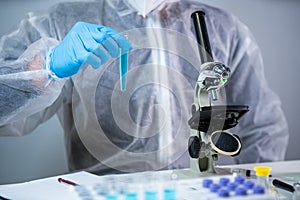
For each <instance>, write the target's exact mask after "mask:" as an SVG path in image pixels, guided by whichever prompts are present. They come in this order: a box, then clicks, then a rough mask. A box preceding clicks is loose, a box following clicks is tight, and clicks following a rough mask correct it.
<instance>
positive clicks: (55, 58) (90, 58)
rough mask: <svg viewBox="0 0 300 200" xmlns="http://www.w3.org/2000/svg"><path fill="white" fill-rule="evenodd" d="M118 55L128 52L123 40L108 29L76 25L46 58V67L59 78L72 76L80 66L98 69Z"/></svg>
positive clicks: (94, 25)
mask: <svg viewBox="0 0 300 200" xmlns="http://www.w3.org/2000/svg"><path fill="white" fill-rule="evenodd" d="M120 48H121V49H122V51H123V50H124V51H129V50H130V49H131V45H130V43H129V42H128V41H127V39H126V38H125V37H124V36H123V35H121V34H119V33H118V32H116V31H114V30H112V29H111V28H108V27H105V26H101V25H96V24H89V23H85V22H78V23H76V24H75V25H74V27H73V28H72V29H71V30H70V32H69V33H68V34H67V35H66V37H65V38H64V39H63V41H62V42H61V43H60V44H59V45H57V46H55V47H54V48H53V49H52V51H51V53H50V54H49V58H48V59H49V61H48V65H49V66H48V67H49V69H50V70H51V71H52V72H53V73H54V74H55V75H56V76H57V77H60V78H64V77H69V76H72V75H74V74H76V73H77V72H78V71H79V70H80V69H81V68H82V67H83V66H84V65H86V64H90V65H91V66H92V67H93V68H95V69H96V68H98V67H100V66H101V65H102V64H104V63H106V62H107V61H108V60H109V58H110V56H112V57H118V56H119V54H120Z"/></svg>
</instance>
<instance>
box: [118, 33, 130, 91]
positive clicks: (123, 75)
mask: <svg viewBox="0 0 300 200" xmlns="http://www.w3.org/2000/svg"><path fill="white" fill-rule="evenodd" d="M125 37H126V39H127V38H128V36H127V35H125ZM119 70H120V88H121V91H123V92H124V91H126V83H127V71H128V51H127V50H126V51H125V50H124V49H122V48H120V59H119Z"/></svg>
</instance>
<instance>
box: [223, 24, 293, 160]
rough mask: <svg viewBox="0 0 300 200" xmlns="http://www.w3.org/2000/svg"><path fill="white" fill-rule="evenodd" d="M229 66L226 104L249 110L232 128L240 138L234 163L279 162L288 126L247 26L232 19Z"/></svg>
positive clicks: (281, 158) (281, 157)
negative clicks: (230, 72)
mask: <svg viewBox="0 0 300 200" xmlns="http://www.w3.org/2000/svg"><path fill="white" fill-rule="evenodd" d="M234 23H235V26H236V31H235V33H234V34H233V35H234V36H233V38H232V42H231V44H232V48H231V51H230V59H229V62H230V63H229V66H232V69H233V73H232V77H231V79H230V81H229V83H228V85H227V86H226V94H227V103H228V104H233V105H248V106H249V107H250V112H249V113H247V114H246V115H245V116H244V117H243V118H242V119H241V120H240V122H239V125H238V127H236V128H235V129H233V131H234V132H235V133H236V134H238V135H239V136H240V138H241V141H242V145H243V148H242V151H241V153H240V155H239V156H238V157H236V161H237V162H238V163H256V162H267V161H279V160H283V159H284V157H285V153H286V149H287V144H288V137H289V133H288V127H287V122H286V119H285V116H284V113H283V111H282V109H281V103H280V100H279V98H278V96H277V95H276V94H275V93H274V92H273V91H272V90H271V89H270V88H269V86H268V84H267V81H266V79H265V76H264V66H263V60H262V56H261V52H260V49H259V47H258V45H257V43H256V41H255V39H254V37H253V36H252V34H251V33H250V31H249V29H248V28H247V27H246V26H245V25H244V24H242V23H241V22H240V21H238V20H237V19H234Z"/></svg>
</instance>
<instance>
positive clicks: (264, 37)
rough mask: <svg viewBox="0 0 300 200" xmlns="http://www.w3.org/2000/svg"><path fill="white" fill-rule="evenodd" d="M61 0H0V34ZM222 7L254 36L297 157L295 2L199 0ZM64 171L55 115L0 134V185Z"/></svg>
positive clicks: (291, 155) (299, 88) (299, 14)
mask: <svg viewBox="0 0 300 200" xmlns="http://www.w3.org/2000/svg"><path fill="white" fill-rule="evenodd" d="M63 1H67V0H0V27H1V28H0V36H2V35H4V34H7V33H9V32H10V31H12V30H14V28H15V27H17V25H18V23H19V21H20V20H21V19H22V18H24V17H25V16H26V13H27V12H29V11H35V10H40V9H46V8H48V7H49V6H51V5H53V4H55V3H57V2H63ZM202 2H204V3H208V4H211V5H215V6H218V7H221V8H224V9H227V10H229V11H231V12H233V13H234V14H236V15H237V16H238V17H239V18H240V19H241V20H242V21H243V22H245V23H246V24H247V25H248V26H249V27H250V29H251V30H252V32H253V34H254V35H255V37H256V39H257V42H258V44H259V46H260V47H261V50H262V54H263V57H264V61H265V74H266V78H267V80H268V81H269V84H270V87H271V88H272V89H273V90H274V91H275V92H276V93H277V94H278V95H279V96H280V98H281V100H282V106H283V109H284V112H285V114H286V117H287V120H288V124H289V129H290V133H291V136H290V144H289V147H288V152H287V156H286V159H287V160H295V159H300V148H299V143H300V134H299V131H298V124H299V119H300V118H299V114H300V106H299V102H300V93H299V92H300V84H299V82H298V80H300V78H299V75H300V64H299V56H300V55H299V53H300V50H299V48H300V39H299V37H300V36H299V33H300V25H299V24H300V23H299V20H300V1H298V0H243V1H241V0H226V1H225V0H202ZM65 172H67V161H66V153H65V149H64V136H63V131H62V128H61V126H60V124H59V122H58V119H57V117H56V116H54V117H53V118H51V119H50V120H49V121H47V122H46V123H44V124H42V125H40V126H39V127H38V128H37V129H36V130H35V131H34V132H33V133H32V134H29V135H27V136H23V137H2V138H0V184H3V183H11V182H18V181H25V180H31V179H36V178H41V177H47V176H52V175H56V174H61V173H65Z"/></svg>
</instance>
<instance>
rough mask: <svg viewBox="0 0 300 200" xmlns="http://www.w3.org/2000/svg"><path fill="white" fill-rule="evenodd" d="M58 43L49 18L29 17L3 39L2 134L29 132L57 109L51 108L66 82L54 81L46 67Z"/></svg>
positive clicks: (0, 74)
mask: <svg viewBox="0 0 300 200" xmlns="http://www.w3.org/2000/svg"><path fill="white" fill-rule="evenodd" d="M58 43H59V42H58V40H57V39H56V37H55V32H54V28H53V26H52V25H51V23H50V21H49V18H48V16H47V15H45V16H40V17H37V16H31V17H28V18H27V19H24V20H22V22H21V23H20V26H19V28H18V29H17V30H16V31H14V32H12V33H11V34H9V35H5V36H3V37H2V38H1V41H0V135H2V136H3V135H23V134H26V133H29V132H31V131H32V130H33V129H34V128H35V127H36V126H37V125H38V124H39V123H41V122H43V121H45V120H46V119H48V118H50V117H51V116H52V115H53V114H54V113H55V112H56V109H58V108H57V107H58V106H54V107H51V109H50V106H51V105H52V104H53V103H54V102H55V101H56V102H57V100H58V96H59V95H60V93H61V90H62V87H63V86H64V83H65V80H64V79H53V78H51V76H50V75H51V73H50V72H49V71H47V70H45V69H44V68H43V66H44V62H45V58H46V55H47V54H48V52H49V50H50V49H51V48H52V47H54V46H55V45H57V44H58ZM56 104H59V103H56ZM48 107H49V109H46V108H48ZM45 109H46V110H45Z"/></svg>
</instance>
